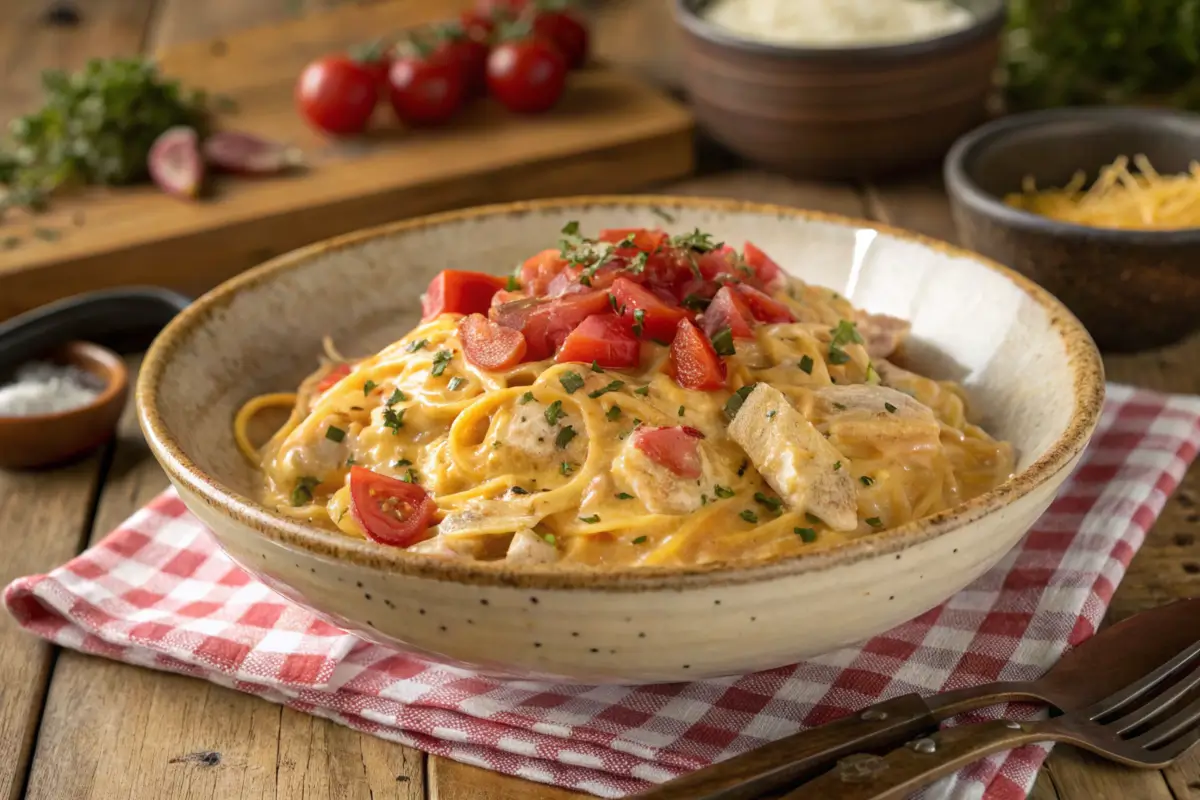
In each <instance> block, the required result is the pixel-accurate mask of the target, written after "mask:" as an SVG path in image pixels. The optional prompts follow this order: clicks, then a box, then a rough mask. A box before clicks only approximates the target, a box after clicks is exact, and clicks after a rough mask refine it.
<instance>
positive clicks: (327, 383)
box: [317, 363, 351, 394]
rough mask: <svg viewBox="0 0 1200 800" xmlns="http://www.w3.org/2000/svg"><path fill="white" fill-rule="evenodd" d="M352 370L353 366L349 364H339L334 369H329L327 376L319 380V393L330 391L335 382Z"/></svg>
mask: <svg viewBox="0 0 1200 800" xmlns="http://www.w3.org/2000/svg"><path fill="white" fill-rule="evenodd" d="M350 371H351V367H350V365H349V364H345V363H342V364H338V365H337V366H335V367H334V368H333V369H331V370H329V372H327V373H325V377H324V378H321V380H320V381H318V382H317V393H318V394H324V393H325V392H327V391H329V390H330V389H332V388H333V386H334V384H336V383H337V382H338V381H340V380H341V379H342V378H344V377H346V376H347V375H349V374H350Z"/></svg>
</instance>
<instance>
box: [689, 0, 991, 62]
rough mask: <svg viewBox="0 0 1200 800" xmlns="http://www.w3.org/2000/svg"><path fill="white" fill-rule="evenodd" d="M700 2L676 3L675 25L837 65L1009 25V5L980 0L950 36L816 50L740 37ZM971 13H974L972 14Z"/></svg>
mask: <svg viewBox="0 0 1200 800" xmlns="http://www.w3.org/2000/svg"><path fill="white" fill-rule="evenodd" d="M699 2H704V0H699ZM699 2H698V0H675V19H676V21H677V22H678V23H679V24H680V25H682V26H683V27H684V28H685V29H687V31H688V32H689V33H691V34H693V35H694V36H696V37H698V38H700V39H705V40H707V41H710V42H713V43H714V44H719V45H722V46H724V47H732V48H734V49H737V50H742V51H745V52H749V53H754V54H756V55H764V56H774V57H776V58H786V59H796V60H804V59H809V60H818V61H819V60H827V61H829V60H833V61H836V60H851V59H861V58H876V59H881V60H890V59H902V58H911V57H913V56H922V55H928V54H930V53H937V52H940V51H942V50H949V49H952V48H955V47H958V46H960V45H965V44H970V43H973V42H976V41H979V40H982V39H987V38H990V37H992V36H998V35H999V34H1000V32H1001V31H1002V30H1003V29H1004V26H1005V24H1006V23H1007V21H1008V3H1007V2H1005V0H981V2H983V3H987V5H988V8H986V9H985V10H984V12H983V13H981V14H978V15H977V16H976V17H975V21H974V22H972V23H971V24H970V25H969V26H967V27H966V28H963V29H961V30H957V31H953V32H951V33H947V34H945V35H943V36H936V37H934V38H932V39H918V40H916V41H911V42H900V43H897V44H865V45H850V46H846V45H838V46H834V47H813V46H800V45H786V44H778V43H775V42H766V41H761V40H758V39H748V38H745V37H742V36H738V35H737V34H735V33H733V32H731V31H728V30H726V29H724V28H722V27H720V26H719V25H713V24H712V23H710V22H708V21H707V20H705V19H704V18H703V17H701V16H700V15H699V14H698V13H697V11H696V9H694V8H692V6H693V5H698V4H699ZM968 10H970V9H968ZM972 13H974V12H973V11H972Z"/></svg>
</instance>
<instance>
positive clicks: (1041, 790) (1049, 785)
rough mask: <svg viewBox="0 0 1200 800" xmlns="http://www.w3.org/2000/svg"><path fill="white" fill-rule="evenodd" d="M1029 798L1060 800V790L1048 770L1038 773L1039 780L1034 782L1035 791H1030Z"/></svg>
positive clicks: (1032, 799) (1035, 799) (1030, 799)
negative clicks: (1056, 787) (1055, 786)
mask: <svg viewBox="0 0 1200 800" xmlns="http://www.w3.org/2000/svg"><path fill="white" fill-rule="evenodd" d="M1029 800H1060V798H1059V796H1058V790H1057V789H1055V788H1054V780H1053V779H1052V778H1051V777H1050V772H1049V771H1048V770H1042V771H1041V772H1039V773H1038V776H1037V781H1036V782H1035V783H1034V784H1033V791H1031V792H1030V793H1029Z"/></svg>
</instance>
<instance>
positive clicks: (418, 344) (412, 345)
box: [404, 339, 429, 353]
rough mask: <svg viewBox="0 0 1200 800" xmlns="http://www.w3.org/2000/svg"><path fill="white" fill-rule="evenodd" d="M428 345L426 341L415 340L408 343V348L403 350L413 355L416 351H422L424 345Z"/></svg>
mask: <svg viewBox="0 0 1200 800" xmlns="http://www.w3.org/2000/svg"><path fill="white" fill-rule="evenodd" d="M427 344H429V340H428V339H417V340H416V341H415V342H409V343H408V347H406V348H404V349H405V350H407V351H408V352H410V353H415V352H417V351H418V350H422V349H424V347H425V345H427Z"/></svg>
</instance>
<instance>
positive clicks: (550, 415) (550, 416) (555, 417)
mask: <svg viewBox="0 0 1200 800" xmlns="http://www.w3.org/2000/svg"><path fill="white" fill-rule="evenodd" d="M565 416H566V412H565V411H563V410H562V400H555V401H554V402H553V403H551V404H550V405H548V406H546V422H548V423H549V424H551V425H557V424H558V421H559V420H560V419H562V418H563V417H565Z"/></svg>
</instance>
